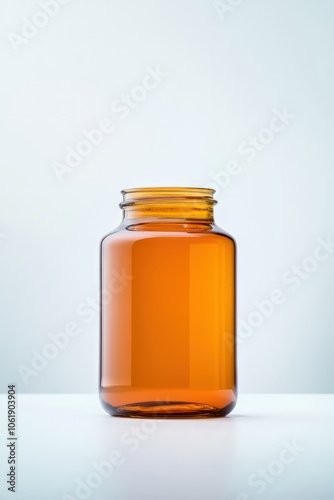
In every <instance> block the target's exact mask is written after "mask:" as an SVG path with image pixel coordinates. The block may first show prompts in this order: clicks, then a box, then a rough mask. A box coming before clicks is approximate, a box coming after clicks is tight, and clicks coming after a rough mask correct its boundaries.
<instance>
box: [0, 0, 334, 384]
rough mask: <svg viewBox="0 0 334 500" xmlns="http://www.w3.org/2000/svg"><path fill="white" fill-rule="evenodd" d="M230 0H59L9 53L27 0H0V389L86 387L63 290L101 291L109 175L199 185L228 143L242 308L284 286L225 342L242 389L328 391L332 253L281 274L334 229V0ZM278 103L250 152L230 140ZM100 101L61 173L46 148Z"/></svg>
mask: <svg viewBox="0 0 334 500" xmlns="http://www.w3.org/2000/svg"><path fill="white" fill-rule="evenodd" d="M64 3H65V2H64ZM237 3H238V2H236V1H234V2H232V0H231V1H230V2H228V1H226V2H225V5H230V7H229V9H228V11H226V12H225V15H224V14H223V13H222V12H221V15H220V16H219V15H218V12H217V7H216V8H215V6H214V2H212V1H211V0H201V1H199V0H168V1H167V0H165V1H162V0H155V1H153V0H151V1H150V0H142V1H135V0H131V1H130V0H122V1H110V0H96V1H94V2H90V1H81V2H79V1H78V0H71V1H70V2H68V4H67V5H62V6H60V7H59V12H57V13H56V15H54V17H53V18H50V19H47V24H46V25H45V26H44V27H41V28H39V30H38V33H37V34H35V35H34V36H32V37H31V38H30V39H27V43H21V44H20V45H19V47H18V51H17V53H16V52H15V51H14V48H13V45H12V44H11V42H10V40H9V37H8V34H9V33H15V34H17V35H20V33H21V30H22V26H23V25H24V23H25V21H23V20H22V18H24V17H26V18H28V19H29V20H32V19H33V18H34V16H35V15H36V12H39V11H41V7H40V6H39V4H38V3H37V2H34V1H31V0H29V1H28V0H26V1H24V0H21V1H17V2H6V3H5V2H2V4H1V13H0V27H1V39H0V48H1V54H2V55H1V61H2V63H1V66H2V77H1V110H2V111H1V115H2V120H1V136H0V137H1V160H2V161H1V187H0V190H1V192H0V203H1V217H0V263H1V264H0V266H1V285H0V286H1V309H2V312H1V316H2V349H1V353H2V361H1V365H0V375H1V380H2V382H3V386H2V388H1V390H2V391H3V390H5V389H6V384H7V383H9V382H16V383H17V385H18V387H19V391H20V392H95V391H96V388H97V371H98V313H97V312H96V314H92V321H91V322H90V323H86V322H85V318H84V317H82V316H79V315H78V307H79V306H80V305H81V306H82V304H83V303H86V301H87V299H89V298H92V297H96V296H97V294H98V272H99V263H98V248H99V242H100V239H101V237H102V236H103V235H105V234H106V233H108V232H109V231H110V230H111V229H112V228H113V227H115V226H116V225H117V224H118V223H119V221H120V219H121V211H120V209H119V208H118V203H119V202H120V200H121V197H120V194H119V191H120V190H121V189H122V188H126V187H135V186H158V185H172V186H174V185H175V186H179V185H180V186H182V185H186V186H188V185H190V186H209V185H210V186H212V184H214V183H215V184H217V181H215V180H214V177H215V176H216V177H217V176H218V177H219V178H222V175H223V174H222V171H223V170H225V168H226V165H227V163H228V162H229V161H231V160H237V161H238V162H239V166H240V169H241V172H240V173H239V174H238V175H235V176H233V177H232V178H231V180H230V183H229V185H227V186H225V187H224V188H222V187H221V185H218V186H217V188H218V189H217V199H218V201H219V204H218V205H217V207H216V221H217V223H218V224H219V225H221V226H222V227H223V228H225V229H226V230H228V231H229V232H230V233H231V234H233V236H234V237H235V238H236V240H237V243H238V309H239V316H240V317H242V318H243V319H245V320H247V317H248V316H249V314H251V313H252V311H254V310H255V306H254V302H255V301H263V300H264V299H266V298H268V297H269V296H270V294H271V293H272V291H273V290H274V289H277V288H279V289H281V290H282V292H283V293H284V297H285V302H284V303H283V304H281V305H279V306H278V307H276V308H275V310H274V312H273V314H272V315H271V316H270V317H268V318H266V319H264V320H263V322H262V324H261V326H259V327H257V328H254V331H253V333H252V334H251V335H250V336H249V338H247V339H244V341H243V342H242V343H240V345H239V388H240V391H241V392H252V393H254V392H332V391H333V389H334V378H333V347H334V341H333V324H334V312H333V311H334V310H333V307H332V304H333V291H334V289H333V283H334V280H333V278H334V274H333V270H334V266H333V262H334V254H329V255H328V259H327V260H326V261H323V262H321V263H319V265H318V267H317V269H316V270H315V271H314V272H313V273H309V274H307V278H305V279H301V280H300V287H299V288H298V289H297V290H295V291H292V290H291V284H290V285H288V284H287V283H284V282H283V281H282V276H283V275H284V273H287V272H289V269H291V267H292V266H293V265H298V264H300V263H301V262H302V261H303V260H304V259H305V258H307V257H308V256H310V255H312V254H313V252H314V250H315V248H316V246H317V240H318V239H319V238H324V239H326V238H327V237H328V236H330V235H331V236H332V237H333V238H334V224H333V208H334V197H333V181H334V174H333V113H334V98H333V88H334V72H333V56H332V55H333V51H334V32H333V15H334V4H333V2H331V1H330V0H327V1H325V0H321V1H318V2H315V1H310V0H309V1H305V0H304V1H302V0H294V1H293V2H291V1H290V0H283V1H279V2H278V1H274V0H270V1H269V0H266V1H264V0H262V1H261V0H244V1H243V2H239V5H236V4H237ZM232 4H234V6H233V7H231V5H232ZM37 17H38V16H37ZM34 19H36V16H35V18H34ZM40 21H41V22H42V23H43V16H42V18H40ZM11 36H12V35H11ZM156 65H159V66H160V68H161V70H163V71H164V72H166V73H168V74H169V76H168V77H165V78H163V79H162V82H161V84H159V85H158V87H157V88H156V89H154V90H152V91H150V92H149V93H148V96H147V98H146V99H145V100H143V102H140V103H139V104H138V106H137V107H136V109H133V110H131V113H130V115H129V117H127V118H126V119H124V120H122V119H121V118H120V116H119V115H117V114H115V113H113V112H112V111H111V108H110V106H111V103H112V102H113V101H115V100H116V99H119V97H120V96H121V94H122V93H129V92H131V90H132V89H133V88H134V87H136V86H137V85H140V84H141V82H142V80H143V77H144V76H145V74H146V73H147V69H146V68H147V67H151V68H155V67H156ZM284 108H286V110H287V111H288V112H289V113H291V114H293V115H294V118H293V119H291V122H290V123H289V124H288V125H287V126H286V127H285V128H284V130H283V131H282V132H280V133H275V134H274V137H273V140H272V141H271V142H270V143H268V144H267V145H266V147H265V148H264V149H263V150H262V151H259V152H258V153H257V155H256V158H255V159H254V160H253V161H250V162H248V161H247V156H245V155H241V154H240V152H238V147H239V145H240V143H242V142H243V141H247V140H248V137H250V136H254V135H257V134H258V133H259V132H260V131H261V129H262V128H263V127H267V126H268V123H269V122H270V120H271V118H272V117H273V116H274V111H273V110H274V109H277V110H283V109H284ZM106 117H108V118H110V119H112V120H113V122H114V124H115V130H114V132H113V133H111V134H109V135H105V137H104V140H103V143H102V144H101V145H99V146H97V147H95V148H94V149H93V151H92V153H91V154H90V155H89V156H87V157H86V158H84V159H83V161H82V162H81V164H80V165H79V166H78V167H77V168H75V169H74V170H73V172H71V173H68V174H66V175H64V177H63V182H59V180H58V179H57V177H56V175H55V172H54V162H56V161H58V162H62V161H63V160H64V157H65V152H66V147H68V146H70V147H76V145H77V143H78V142H79V141H80V140H82V139H84V137H83V135H82V132H81V131H82V130H83V129H88V130H90V129H93V128H96V127H97V126H98V124H99V122H100V121H101V120H102V119H103V118H106ZM85 307H86V306H85ZM93 316H94V317H93ZM68 322H76V323H77V324H78V325H79V327H80V329H81V330H80V334H79V335H78V336H76V337H75V338H71V340H70V342H69V343H68V346H67V347H66V348H65V349H64V350H62V351H60V352H59V354H58V355H57V356H56V357H55V358H54V359H52V360H49V361H48V363H47V366H46V367H45V368H43V369H41V371H40V372H38V373H37V374H35V375H34V376H31V377H30V378H29V380H28V383H27V385H25V384H24V383H23V380H22V378H21V377H20V375H19V373H18V366H19V365H25V366H26V367H31V361H32V357H33V354H32V350H33V349H36V350H37V351H39V352H41V351H42V350H43V348H44V347H45V345H46V344H48V343H49V342H50V339H49V337H48V335H49V334H50V333H56V332H60V331H63V330H64V328H65V325H66V324H67V323H68Z"/></svg>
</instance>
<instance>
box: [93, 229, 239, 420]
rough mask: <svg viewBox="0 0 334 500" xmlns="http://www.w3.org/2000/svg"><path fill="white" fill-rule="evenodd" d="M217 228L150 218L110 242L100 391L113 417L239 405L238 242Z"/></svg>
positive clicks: (204, 412) (219, 411)
mask: <svg viewBox="0 0 334 500" xmlns="http://www.w3.org/2000/svg"><path fill="white" fill-rule="evenodd" d="M211 227H212V226H211V225H210V224H205V223H189V224H177V223H162V224H157V223H148V222H146V223H141V224H136V225H132V226H128V228H126V229H123V230H121V231H119V232H117V233H114V234H111V235H109V236H107V237H106V238H105V239H104V240H103V242H102V279H101V285H102V290H104V291H103V293H102V302H103V303H104V305H103V309H102V317H101V392H100V396H101V401H102V404H103V406H104V407H105V409H106V410H107V411H108V412H109V413H111V414H112V415H120V416H134V417H135V416H154V417H159V416H162V417H175V416H179V417H187V416H197V417H205V416H215V415H216V416H219V415H226V414H227V413H229V412H230V411H231V409H232V408H233V407H234V405H235V401H236V370H235V337H234V332H235V244H234V242H233V240H232V239H231V238H230V237H228V236H225V235H224V234H222V233H219V232H218V231H215V232H214V231H213V230H212V229H211Z"/></svg>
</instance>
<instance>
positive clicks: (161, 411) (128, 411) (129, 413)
mask: <svg viewBox="0 0 334 500" xmlns="http://www.w3.org/2000/svg"><path fill="white" fill-rule="evenodd" d="M101 404H102V406H103V408H104V409H105V410H106V412H107V413H109V414H110V415H112V416H114V417H127V418H165V419H168V418H170V419H175V418H214V417H225V416H226V415H228V413H230V412H231V411H232V410H233V408H234V407H235V404H236V402H235V401H232V402H231V403H230V404H228V405H227V406H225V407H224V408H217V407H215V406H211V405H208V404H202V403H189V402H184V401H169V402H166V401H148V402H139V403H131V404H126V405H122V406H118V407H115V406H112V405H110V404H108V403H106V402H105V401H103V400H102V399H101Z"/></svg>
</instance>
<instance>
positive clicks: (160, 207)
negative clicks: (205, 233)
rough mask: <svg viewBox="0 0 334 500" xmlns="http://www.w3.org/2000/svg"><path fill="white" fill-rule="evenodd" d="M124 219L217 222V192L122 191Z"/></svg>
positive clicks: (194, 189) (151, 189) (186, 190)
mask: <svg viewBox="0 0 334 500" xmlns="http://www.w3.org/2000/svg"><path fill="white" fill-rule="evenodd" d="M121 193H122V195H123V201H122V203H120V207H121V209H122V210H123V216H124V219H125V220H133V219H146V218H147V219H157V218H158V219H160V221H161V219H166V220H171V219H172V220H175V222H176V221H177V219H179V220H182V221H183V220H187V221H191V220H193V221H207V222H213V221H214V214H213V207H214V205H215V204H216V203H217V202H216V200H214V199H213V195H214V193H215V191H214V190H213V189H208V188H182V187H181V188H172V187H164V188H159V187H157V188H134V189H125V190H123V191H121Z"/></svg>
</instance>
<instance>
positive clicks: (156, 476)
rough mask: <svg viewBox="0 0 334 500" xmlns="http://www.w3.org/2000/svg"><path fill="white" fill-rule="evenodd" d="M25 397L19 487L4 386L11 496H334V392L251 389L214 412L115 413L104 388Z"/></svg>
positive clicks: (101, 499)
mask: <svg viewBox="0 0 334 500" xmlns="http://www.w3.org/2000/svg"><path fill="white" fill-rule="evenodd" d="M17 401H18V407H17V413H18V424H17V438H18V439H17V442H16V451H17V459H18V463H17V471H16V472H17V485H16V486H17V491H16V494H15V495H13V493H11V492H9V491H7V485H6V473H7V472H8V467H9V466H8V464H7V451H6V449H7V448H6V444H7V443H8V441H7V439H6V438H7V436H6V435H5V434H6V424H5V416H6V402H5V396H4V395H2V396H1V408H2V411H1V421H2V424H1V425H2V432H1V442H0V445H1V446H0V450H1V462H0V469H1V478H0V485H1V486H0V497H1V498H11V499H13V498H15V499H16V500H49V499H57V500H61V499H63V500H69V499H71V500H73V499H85V498H91V499H92V500H94V499H98V500H113V499H115V500H188V499H189V500H197V499H198V500H230V499H231V500H250V499H257V498H258V499H265V500H290V499H291V500H308V499H310V500H333V498H334V396H333V395H241V396H239V401H238V404H237V407H236V408H235V410H234V412H232V414H231V415H230V416H228V417H225V418H214V419H204V420H189V419H188V420H148V419H145V420H143V419H128V418H116V417H110V416H109V415H107V414H106V413H105V412H104V411H103V409H102V408H101V407H100V404H99V402H98V398H97V396H95V395H68V394H66V395H49V394H47V395H37V394H35V395H18V396H17ZM3 430H5V432H3ZM101 464H102V468H101ZM103 476H106V477H103ZM78 480H80V481H81V482H80V481H79V482H78ZM87 483H88V486H87ZM78 484H81V489H80V488H79V489H78V490H77V492H75V489H76V487H77V485H78ZM83 484H85V485H86V486H83ZM66 494H67V495H66Z"/></svg>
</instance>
